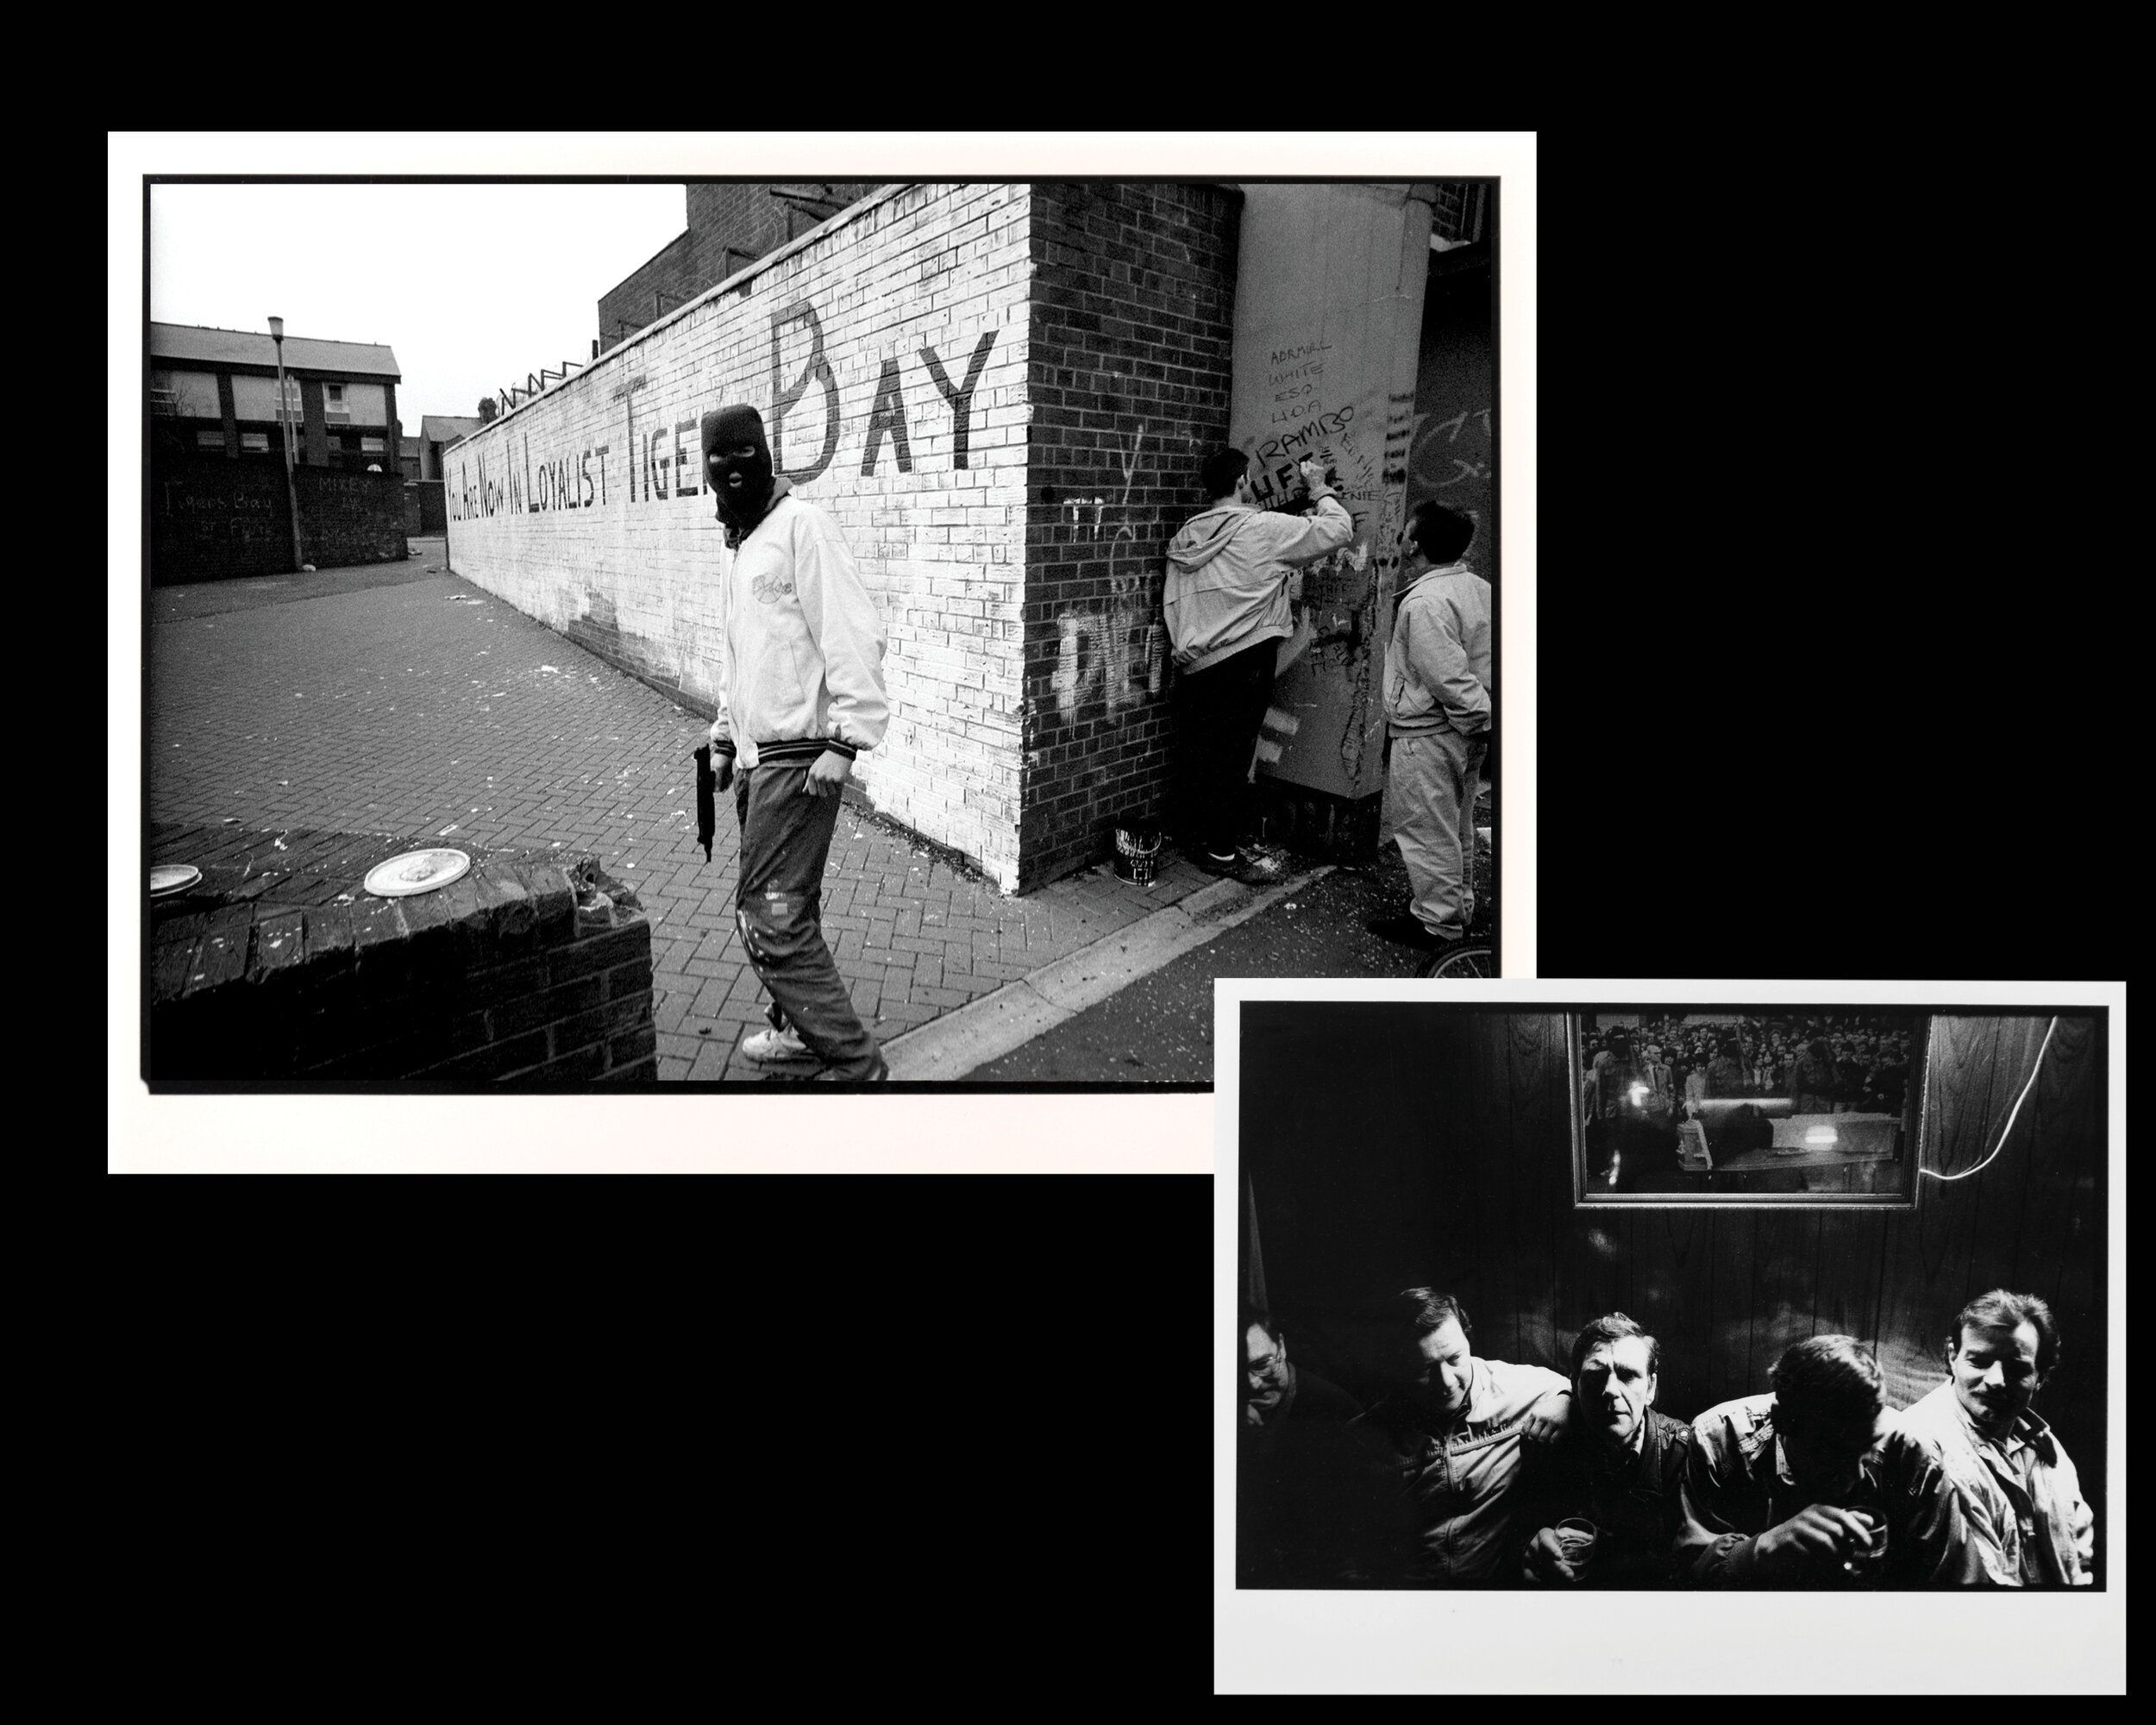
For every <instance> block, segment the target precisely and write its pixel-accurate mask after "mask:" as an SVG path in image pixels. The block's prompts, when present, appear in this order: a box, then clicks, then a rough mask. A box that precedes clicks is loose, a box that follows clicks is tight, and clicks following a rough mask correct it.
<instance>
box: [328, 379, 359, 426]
mask: <svg viewBox="0 0 2156 1725" xmlns="http://www.w3.org/2000/svg"><path fill="white" fill-rule="evenodd" d="M322 410H323V414H324V416H325V417H327V418H328V419H329V423H331V424H332V425H349V424H350V423H352V409H351V407H350V405H348V403H347V402H346V400H345V398H344V386H343V385H342V384H341V383H325V384H324V385H323V386H322Z"/></svg>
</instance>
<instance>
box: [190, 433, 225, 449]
mask: <svg viewBox="0 0 2156 1725" xmlns="http://www.w3.org/2000/svg"><path fill="white" fill-rule="evenodd" d="M195 447H196V448H197V449H222V448H224V433H223V432H222V431H197V432H196V433H195Z"/></svg>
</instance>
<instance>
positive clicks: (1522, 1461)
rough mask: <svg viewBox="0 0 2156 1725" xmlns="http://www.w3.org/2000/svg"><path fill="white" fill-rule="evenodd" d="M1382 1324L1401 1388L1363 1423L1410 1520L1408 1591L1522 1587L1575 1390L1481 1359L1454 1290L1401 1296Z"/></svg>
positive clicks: (1537, 1370)
mask: <svg viewBox="0 0 2156 1725" xmlns="http://www.w3.org/2000/svg"><path fill="white" fill-rule="evenodd" d="M1384 1322H1385V1324H1386V1327H1387V1329H1388V1335H1387V1337H1386V1341H1387V1344H1388V1347H1389V1349H1390V1350H1391V1358H1390V1359H1389V1361H1388V1365H1389V1369H1390V1372H1391V1375H1392V1377H1394V1379H1395V1385H1396V1387H1395V1389H1393V1390H1391V1391H1389V1392H1388V1393H1387V1394H1386V1395H1384V1396H1381V1397H1380V1398H1379V1399H1378V1401H1377V1402H1375V1403H1374V1404H1372V1406H1371V1408H1369V1412H1367V1413H1366V1414H1364V1415H1363V1421H1362V1424H1363V1425H1364V1426H1365V1427H1369V1428H1370V1429H1373V1430H1375V1431H1376V1433H1379V1434H1381V1435H1382V1439H1383V1440H1384V1443H1385V1445H1386V1446H1387V1447H1388V1451H1389V1452H1390V1454H1391V1457H1392V1458H1393V1460H1394V1462H1395V1465H1396V1466H1397V1468H1398V1470H1399V1475H1398V1477H1399V1478H1400V1479H1401V1483H1402V1484H1403V1485H1404V1487H1405V1490H1406V1492H1407V1500H1408V1502H1409V1503H1410V1505H1411V1506H1412V1508H1413V1513H1414V1516H1415V1526H1416V1529H1417V1536H1418V1537H1417V1549H1416V1553H1415V1555H1414V1558H1413V1562H1412V1563H1411V1565H1409V1569H1408V1572H1407V1578H1406V1579H1407V1584H1409V1585H1411V1586H1424V1587H1507V1586H1514V1585H1517V1584H1518V1582H1519V1578H1520V1540H1521V1539H1522V1538H1523V1537H1524V1534H1525V1530H1524V1529H1522V1528H1521V1527H1520V1526H1519V1525H1518V1523H1519V1519H1520V1515H1521V1514H1522V1512H1523V1509H1524V1508H1525V1506H1526V1502H1527V1493H1528V1492H1529V1491H1531V1490H1532V1489H1534V1487H1535V1486H1536V1485H1537V1484H1539V1479H1540V1476H1541V1471H1542V1469H1543V1468H1544V1466H1545V1465H1546V1452H1547V1450H1548V1448H1549V1446H1551V1445H1552V1444H1554V1443H1555V1442H1557V1440H1559V1439H1560V1438H1561V1437H1562V1436H1563V1435H1564V1429H1565V1426H1566V1424H1567V1421H1568V1418H1569V1415H1570V1406H1571V1399H1572V1389H1571V1386H1570V1384H1569V1383H1566V1382H1565V1381H1564V1378H1562V1377H1559V1376H1558V1375H1557V1373H1556V1372H1554V1371H1549V1370H1547V1369H1545V1367H1542V1366H1539V1365H1512V1364H1507V1363H1506V1362H1505V1361H1502V1360H1495V1359H1482V1358H1476V1356H1475V1355H1474V1354H1473V1353H1472V1352H1470V1349H1471V1347H1472V1346H1473V1339H1474V1327H1473V1326H1472V1325H1471V1324H1470V1322H1469V1320H1468V1315H1467V1311H1466V1308H1464V1307H1463V1306H1462V1305H1461V1304H1460V1302H1459V1301H1458V1300H1457V1298H1455V1297H1454V1296H1453V1295H1451V1294H1444V1293H1439V1292H1438V1291H1437V1290H1436V1289H1431V1288H1410V1289H1406V1290H1405V1291H1404V1292H1402V1293H1401V1294H1398V1295H1395V1296H1394V1298H1393V1299H1392V1300H1391V1301H1390V1302H1388V1304H1387V1307H1386V1309H1385V1314H1384Z"/></svg>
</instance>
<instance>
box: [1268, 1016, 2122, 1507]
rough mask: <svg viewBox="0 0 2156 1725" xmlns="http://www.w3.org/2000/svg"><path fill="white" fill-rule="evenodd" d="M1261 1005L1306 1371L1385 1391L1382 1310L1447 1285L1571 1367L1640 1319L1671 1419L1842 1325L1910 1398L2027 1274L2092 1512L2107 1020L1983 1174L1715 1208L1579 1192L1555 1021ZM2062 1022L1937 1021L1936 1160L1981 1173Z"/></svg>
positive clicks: (1272, 1148) (2057, 1071) (2058, 1047)
mask: <svg viewBox="0 0 2156 1725" xmlns="http://www.w3.org/2000/svg"><path fill="white" fill-rule="evenodd" d="M2048 1022H2049V1020H2048V1019H2044V1018H2032V1017H2018V1016H2016V1017H2000V1016H1992V1015H1983V1014H1970V1015H1966V1016H1941V1017H1937V1018H1934V1019H1933V1021H1932V1042H1931V1056H1930V1074H1929V1081H1928V1082H1929V1085H1930V1089H1929V1092H1928V1105H1927V1111H1926V1115H1925V1120H1924V1125H1923V1132H1922V1135H1921V1154H1922V1165H1923V1166H1926V1167H1930V1168H1935V1169H1937V1170H1940V1172H1943V1173H1953V1172H1957V1171H1960V1170H1969V1169H1972V1168H1975V1167H1976V1166H1977V1164H1979V1163H1981V1162H1983V1160H1984V1157H1986V1156H1988V1155H1990V1153H1991V1151H1993V1150H1994V1149H1995V1148H1996V1147H1997V1145H1998V1144H1999V1137H2000V1132H2001V1130H2002V1128H2003V1127H2004V1126H2005V1124H2006V1120H2007V1116H2008V1114H2009V1113H2010V1112H2011V1111H2012V1110H2013V1107H2014V1104H2015V1098H2016V1097H2017V1096H2018V1095H2020V1094H2021V1089H2022V1087H2023V1085H2024V1084H2025V1083H2026V1082H2028V1075H2029V1072H2030V1069H2031V1065H2032V1063H2033V1062H2034V1060H2035V1058H2036V1055H2037V1051H2038V1049H2039V1047H2040V1045H2041V1044H2042V1043H2043V1039H2044V1032H2045V1030H2046V1025H2047V1024H2048ZM1244 1026H1245V1028H1244V1043H1243V1052H1242V1069H1243V1095H1242V1097H1241V1114H1242V1120H1243V1132H1244V1144H1243V1155H1244V1162H1245V1166H1246V1167H1247V1168H1248V1169H1249V1170H1250V1176H1251V1181H1252V1187H1253V1189H1254V1191H1255V1193H1256V1199H1257V1214H1258V1225H1259V1228H1260V1231H1261V1233H1262V1235H1263V1241H1264V1251H1265V1263H1266V1271H1267V1279H1268V1281H1269V1284H1270V1291H1271V1295H1272V1299H1273V1302H1274V1305H1275V1310H1276V1311H1277V1312H1278V1313H1279V1314H1281V1318H1282V1322H1283V1323H1284V1324H1286V1325H1287V1326H1288V1327H1290V1328H1291V1330H1292V1329H1294V1327H1297V1326H1298V1325H1300V1327H1301V1330H1302V1333H1303V1335H1304V1336H1305V1338H1306V1339H1307V1340H1308V1341H1309V1342H1310V1343H1311V1344H1312V1346H1307V1347H1306V1348H1305V1349H1304V1350H1303V1351H1302V1352H1301V1354H1300V1358H1302V1359H1303V1360H1304V1361H1305V1363H1306V1364H1310V1365H1311V1366H1313V1368H1314V1369H1316V1370H1318V1371H1326V1369H1327V1367H1328V1366H1331V1367H1332V1371H1333V1372H1337V1374H1338V1376H1339V1377H1340V1378H1341V1380H1342V1381H1343V1382H1344V1383H1349V1384H1350V1387H1351V1388H1353V1389H1357V1390H1358V1391H1359V1392H1361V1393H1364V1394H1367V1393H1369V1390H1370V1389H1373V1388H1374V1387H1375V1385H1374V1383H1372V1382H1371V1380H1370V1378H1369V1359H1368V1356H1367V1352H1366V1350H1365V1349H1364V1348H1363V1347H1362V1346H1359V1345H1358V1338H1359V1337H1360V1335H1361V1333H1360V1332H1359V1331H1358V1329H1357V1312H1358V1311H1359V1310H1360V1309H1361V1308H1362V1305H1363V1302H1368V1301H1369V1300H1371V1299H1373V1298H1376V1297H1379V1296H1382V1295H1384V1294H1386V1293H1389V1292H1391V1291H1393V1290H1395V1289H1399V1288H1401V1287H1404V1286H1406V1285H1407V1284H1408V1283H1413V1282H1430V1283H1438V1284H1439V1285H1443V1286H1449V1287H1451V1289H1453V1290H1454V1291H1456V1292H1457V1293H1458V1294H1459V1295H1461V1297H1462V1298H1463V1300H1464V1301H1465V1302H1466V1303H1467V1305H1468V1308H1469V1310H1470V1313H1471V1314H1473V1316H1474V1318H1475V1322H1476V1344H1477V1348H1476V1351H1477V1352H1481V1353H1482V1354H1484V1355H1486V1356H1487V1357H1489V1358H1510V1359H1514V1360H1520V1361H1523V1362H1526V1363H1530V1364H1539V1365H1549V1366H1553V1367H1555V1368H1557V1369H1558V1370H1560V1371H1561V1370H1564V1367H1565V1365H1566V1364H1567V1358H1566V1350H1567V1349H1568V1348H1569V1346H1570V1341H1571V1339H1572V1336H1573V1335H1574V1334H1575V1333H1576V1331H1577V1329H1578V1327H1579V1326H1580V1325H1581V1324H1582V1323H1583V1322H1585V1321H1586V1320H1588V1319H1589V1318H1592V1317H1595V1316H1596V1315H1598V1314H1601V1313H1603V1312H1607V1311H1611V1310H1622V1311H1626V1312H1629V1313H1630V1314H1632V1315H1633V1317H1635V1318H1637V1319H1638V1320H1639V1321H1640V1322H1641V1323H1643V1324H1645V1325H1646V1326H1647V1327H1649V1328H1650V1329H1651V1330H1652V1331H1653V1332H1654V1333H1655V1334H1656V1335H1657V1336H1658V1338H1659V1339H1660V1340H1661V1343H1662V1349H1663V1364H1662V1387H1661V1404H1662V1406H1663V1408H1664V1411H1665V1412H1668V1413H1670V1414H1672V1415H1677V1416H1678V1417H1680V1418H1688V1419H1689V1417H1691V1416H1692V1415H1695V1414H1696V1413H1698V1412H1699V1411H1700V1410H1701V1409H1702V1408H1705V1407H1708V1406H1709V1405H1711V1404H1712V1403H1714V1402H1719V1401H1722V1400H1725V1399H1727V1398H1728V1397H1730V1396H1740V1395H1748V1394H1752V1393H1754V1392H1756V1391H1758V1390H1763V1389H1766V1388H1767V1387H1768V1383H1767V1372H1768V1370H1769V1368H1770V1367H1771V1365H1772V1364H1773V1363H1774V1361H1775V1359H1776V1358H1777V1357H1778V1356H1779V1355H1780V1353H1781V1352H1782V1351H1783V1349H1784V1348H1786V1347H1787V1346H1789V1344H1790V1343H1792V1342H1795V1341H1798V1340H1801V1339H1803V1338H1804V1337H1806V1336H1808V1335H1814V1334H1821V1333H1828V1332H1840V1333H1846V1334H1851V1335H1854V1336H1857V1337H1858V1338H1859V1339H1861V1340H1863V1341H1864V1342H1865V1343H1866V1344H1867V1345H1868V1346H1871V1348H1873V1349H1874V1350H1875V1352H1877V1355H1878V1358H1879V1362H1880V1365H1881V1367H1882V1369H1883V1371H1885V1373H1886V1375H1887V1382H1888V1387H1889V1395H1890V1400H1891V1401H1893V1402H1895V1403H1896V1405H1906V1404H1907V1403H1908V1402H1911V1401H1913V1400H1915V1398H1916V1397H1917V1396H1921V1395H1922V1394H1924V1393H1925V1392H1926V1391H1927V1390H1928V1389H1931V1388H1932V1386H1933V1385H1934V1384H1936V1383H1940V1382H1941V1381H1942V1379H1943V1377H1944V1366H1943V1364H1942V1362H1941V1358H1940V1344H1941V1342H1942V1341H1943V1339H1944V1338H1945V1334H1946V1328H1947V1327H1948V1326H1949V1325H1950V1324H1951V1323H1952V1318H1953V1314H1954V1313H1955V1312H1956V1310H1957V1309H1959V1307H1960V1306H1961V1305H1962V1303H1963V1302H1965V1301H1966V1300H1967V1299H1969V1298H1970V1297H1971V1295H1976V1294H1978V1293H1981V1292H1983V1291H1984V1290H1985V1289H1990V1288H1993V1287H1998V1286H2006V1287H2011V1288H2016V1289H2023V1290H2025V1291H2028V1292H2032V1293H2036V1294H2040V1295H2043V1296H2044V1297H2045V1298H2046V1299H2047V1300H2048V1301H2050V1302H2051V1303H2052V1306H2053V1310H2054V1311H2055V1313H2056V1314H2057V1316H2058V1319H2059V1328H2060V1333H2061V1336H2062V1338H2063V1339H2064V1345H2065V1358H2066V1365H2065V1369H2064V1370H2063V1371H2060V1372H2059V1373H2058V1374H2057V1375H2056V1376H2055V1377H2053V1381H2052V1382H2051V1383H2050V1384H2049V1385H2047V1386H2046V1389H2045V1392H2044V1394H2043V1396H2042V1398H2041V1400H2040V1402H2039V1403H2038V1407H2039V1409H2040V1411H2041V1412H2043V1413H2044V1414H2045V1415H2046V1416H2047V1417H2048V1418H2049V1419H2050V1420H2051V1421H2052V1423H2053V1426H2054V1427H2056V1428H2057V1430H2058V1433H2059V1439H2060V1440H2061V1441H2062V1442H2063V1443H2064V1444H2065V1446H2066V1448H2067V1450H2068V1452H2070V1453H2071V1455H2072V1456H2073V1457H2074V1458H2075V1461H2076V1464H2077V1465H2078V1468H2079V1470H2080V1471H2081V1474H2082V1477H2083V1481H2084V1487H2085V1488H2086V1490H2088V1492H2089V1494H2090V1502H2092V1503H2094V1504H2096V1506H2097V1509H2098V1513H2099V1515H2101V1513H2102V1504H2101V1496H2102V1490H2103V1484H2102V1482H2103V1469H2104V1463H2105V1457H2104V1452H2103V1358H2104V1347H2105V1333H2104V1312H2103V1299H2102V1289H2103V1243H2104V1212H2103V1204H2104V1196H2105V1188H2104V1178H2105V1176H2104V1163H2103V1154H2104V1145H2103V1135H2104V1123H2105V1113H2104V1110H2105V1106H2106V1104H2105V1091H2104V1082H2105V1081H2104V1073H2103V1060H2104V1050H2103V1021H2102V1020H2101V1019H2098V1018H2095V1017H2089V1018H2080V1019H2061V1020H2060V1021H2059V1026H2058V1029H2057V1031H2056V1032H2055V1033H2054V1034H2053V1038H2052V1042H2051V1045H2050V1048H2049V1049H2048V1051H2046V1053H2045V1055H2044V1063H2043V1067H2042V1069H2041V1071H2040V1075H2039V1077H2038V1081H2037V1082H2036V1084H2035V1085H2034V1088H2032V1089H2031V1090H2030V1092H2029V1095H2028V1100H2027V1101H2026V1102H2024V1103H2023V1104H2022V1106H2021V1113H2020V1115H2019V1117H2018V1119H2016V1120H2015V1123H2014V1129H2013V1132H2012V1135H2011V1136H2010V1137H2009V1139H2008V1140H2007V1143H2006V1145H2005V1148H2004V1149H2003V1151H2001V1152H2000V1154H1999V1155H1998V1157H1997V1158H1996V1160H1995V1161H1993V1162H1992V1163H1990V1164H1989V1165H1988V1166H1986V1167H1984V1169H1983V1170H1982V1171H1981V1172H1979V1173H1977V1174H1975V1175H1973V1176H1971V1177H1969V1178H1966V1179H1960V1180H1945V1181H1942V1180H1936V1179H1923V1180H1921V1182H1920V1184H1921V1195H1920V1197H1919V1201H1918V1207H1917V1208H1916V1210H1915V1212H1914V1213H1913V1214H1912V1213H1909V1212H1906V1211H1902V1212H1886V1211H1871V1212H1865V1211H1846V1210H1844V1211H1816V1210H1814V1211H1802V1210H1779V1211H1758V1210H1729V1211H1726V1212H1719V1213H1718V1212H1714V1211H1698V1210H1684V1211H1677V1210H1645V1209H1629V1210H1626V1209H1581V1208H1577V1207H1576V1203H1575V1201H1574V1199H1573V1195H1572V1184H1571V1163H1570V1157H1571V1141H1570V1118H1571V1115H1570V1110H1571V1108H1572V1107H1573V1106H1574V1102H1573V1097H1574V1095H1575V1086H1574V1084H1573V1082H1572V1079H1571V1068H1570V1059H1569V1056H1568V1053H1567V1047H1566V1037H1565V1023H1564V1019H1563V1017H1562V1016H1561V1015H1559V1014H1555V1013H1467V1012H1463V1011H1461V1010H1460V1009H1457V1008H1445V1007H1434V1006H1428V1005H1423V1004H1420V1003H1414V1004H1410V1003H1396V1002H1371V1001H1352V1002H1350V1001H1340V1002H1308V1003H1294V1002H1272V1001H1269V1002H1253V1003H1250V1004H1249V1005H1247V1006H1245V1007H1244ZM1313 1348H1314V1353H1313ZM1327 1375H1332V1373H1328V1374H1327Z"/></svg>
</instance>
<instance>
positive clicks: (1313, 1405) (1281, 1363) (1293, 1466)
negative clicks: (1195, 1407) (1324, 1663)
mask: <svg viewBox="0 0 2156 1725" xmlns="http://www.w3.org/2000/svg"><path fill="white" fill-rule="evenodd" d="M1243 1315H1244V1323H1243V1346H1244V1377H1243V1425H1242V1429H1241V1433H1240V1454H1239V1458H1238V1466H1239V1470H1240V1471H1239V1477H1238V1492H1237V1502H1238V1509H1237V1521H1236V1577H1237V1582H1238V1585H1240V1586H1244V1587H1356V1586H1384V1585H1388V1584H1395V1583H1396V1581H1397V1579H1398V1577H1399V1575H1400V1573H1401V1570H1402V1569H1403V1567H1404V1566H1405V1565H1406V1562H1407V1559H1408V1558H1409V1557H1410V1555H1411V1554H1412V1553H1411V1544H1412V1533H1413V1529H1412V1527H1410V1526H1409V1524H1408V1522H1407V1517H1406V1514H1405V1506H1404V1504H1402V1502H1401V1500H1400V1495H1399V1492H1398V1490H1397V1489H1396V1487H1395V1482H1394V1479H1393V1476H1392V1467H1391V1463H1390V1458H1389V1457H1388V1456H1387V1455H1386V1454H1385V1452H1384V1451H1383V1449H1382V1446H1381V1445H1380V1444H1379V1443H1378V1441H1377V1439H1376V1435H1375V1433H1371V1432H1369V1431H1367V1430H1364V1429H1363V1428H1360V1427H1356V1426H1355V1425H1354V1424H1353V1422H1354V1421H1355V1420H1356V1418H1357V1415H1360V1414H1361V1413H1362V1411H1363V1409H1362V1405H1361V1403H1359V1402H1357V1401H1356V1400H1355V1398H1354V1397H1353V1396H1350V1395H1349V1394H1348V1393H1347V1391H1346V1390H1344V1389H1341V1388H1340V1387H1339V1386H1338V1384H1336V1383H1332V1382H1331V1381H1330V1380H1329V1379H1326V1378H1323V1377H1319V1376H1318V1374H1317V1373H1316V1372H1314V1371H1310V1370H1309V1369H1308V1368H1307V1367H1305V1366H1299V1365H1295V1364H1291V1363H1290V1362H1289V1360H1288V1338H1287V1336H1286V1335H1285V1334H1284V1333H1282V1329H1281V1327H1280V1326H1279V1325H1278V1324H1276V1323H1275V1322H1274V1321H1273V1319H1272V1318H1271V1316H1270V1315H1269V1314H1267V1313H1264V1312H1258V1311H1250V1310H1245V1311H1244V1314H1243Z"/></svg>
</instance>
